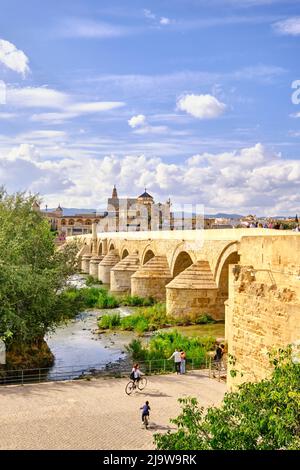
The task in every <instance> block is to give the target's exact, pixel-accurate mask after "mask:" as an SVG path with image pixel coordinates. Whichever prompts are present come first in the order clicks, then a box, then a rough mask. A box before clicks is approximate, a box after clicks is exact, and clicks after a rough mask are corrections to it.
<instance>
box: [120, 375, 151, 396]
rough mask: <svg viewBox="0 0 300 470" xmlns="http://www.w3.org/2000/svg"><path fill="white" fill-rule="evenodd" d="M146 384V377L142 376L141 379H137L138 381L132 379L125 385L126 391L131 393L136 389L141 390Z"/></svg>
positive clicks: (128, 393)
mask: <svg viewBox="0 0 300 470" xmlns="http://www.w3.org/2000/svg"><path fill="white" fill-rule="evenodd" d="M146 385H147V379H146V377H141V378H140V380H137V381H136V383H135V381H134V380H130V382H128V384H127V385H126V387H125V392H126V393H127V395H131V393H132V392H133V391H134V390H136V389H138V390H140V391H142V390H144V388H145V387H146Z"/></svg>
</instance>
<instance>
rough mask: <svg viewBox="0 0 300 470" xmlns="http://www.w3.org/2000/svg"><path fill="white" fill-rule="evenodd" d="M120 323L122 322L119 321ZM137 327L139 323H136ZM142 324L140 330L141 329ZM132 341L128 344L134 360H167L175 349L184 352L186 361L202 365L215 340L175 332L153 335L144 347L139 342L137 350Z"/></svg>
mask: <svg viewBox="0 0 300 470" xmlns="http://www.w3.org/2000/svg"><path fill="white" fill-rule="evenodd" d="M121 321H122V320H121ZM138 325H139V323H138ZM143 327H144V326H143V324H140V328H141V329H143ZM136 341H137V340H133V341H132V342H131V343H130V344H129V352H131V346H133V349H132V350H133V351H134V357H133V359H135V360H139V361H142V360H145V359H146V360H159V359H168V358H169V357H170V356H171V354H172V353H173V352H174V350H175V349H178V350H181V349H183V350H184V351H185V352H186V356H187V359H193V360H195V361H196V362H198V363H203V362H204V361H205V358H206V353H207V351H209V350H211V349H212V347H213V346H214V342H215V339H214V338H212V337H203V338H197V337H196V338H189V337H187V336H184V335H182V334H181V333H179V332H178V331H177V330H172V331H167V332H157V333H155V334H154V335H153V336H152V338H151V339H150V341H149V344H148V345H147V346H145V347H143V346H142V343H141V342H140V346H139V348H137V345H136V343H135V342H136Z"/></svg>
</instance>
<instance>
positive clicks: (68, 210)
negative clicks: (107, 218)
mask: <svg viewBox="0 0 300 470" xmlns="http://www.w3.org/2000/svg"><path fill="white" fill-rule="evenodd" d="M62 209H63V211H64V212H63V215H76V214H91V213H93V212H96V209H76V208H73V207H71V208H66V207H62ZM43 211H45V209H43ZM54 211H55V209H51V208H48V209H47V212H54Z"/></svg>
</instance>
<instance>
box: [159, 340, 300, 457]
mask: <svg viewBox="0 0 300 470" xmlns="http://www.w3.org/2000/svg"><path fill="white" fill-rule="evenodd" d="M272 366H273V372H272V375H271V377H270V378H269V379H265V380H262V381H261V382H258V383H244V384H242V385H241V386H240V387H239V389H238V391H237V392H231V393H227V394H226V395H225V398H224V400H223V403H222V405H221V406H220V407H211V408H209V409H208V410H207V412H206V413H205V411H204V408H203V407H199V405H198V403H197V400H196V399H195V398H184V399H180V400H179V401H180V403H181V405H182V412H181V414H180V415H179V416H178V417H177V418H175V419H172V420H171V422H172V423H174V424H175V425H176V426H177V430H176V432H173V433H172V432H168V433H166V434H156V435H155V436H154V440H155V443H156V445H157V448H158V449H167V450H180V449H182V450H187V449H190V450H204V449H206V450H251V449H254V450H277V449H286V450H300V364H297V363H294V362H293V361H292V357H291V348H288V349H286V350H279V351H278V353H277V354H276V356H273V357H272Z"/></svg>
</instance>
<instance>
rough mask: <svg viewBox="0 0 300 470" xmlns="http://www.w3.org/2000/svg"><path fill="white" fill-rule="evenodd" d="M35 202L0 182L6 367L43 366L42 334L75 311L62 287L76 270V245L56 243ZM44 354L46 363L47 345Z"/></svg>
mask: <svg viewBox="0 0 300 470" xmlns="http://www.w3.org/2000/svg"><path fill="white" fill-rule="evenodd" d="M38 204H39V200H38V198H37V197H36V196H30V195H29V196H28V195H25V194H23V193H17V194H13V195H9V194H8V193H7V192H6V191H5V190H4V189H1V188H0V299H1V302H0V339H2V340H3V341H4V342H5V345H6V352H7V354H6V360H7V367H8V368H14V367H15V365H17V366H18V367H19V366H21V365H22V364H28V363H30V365H31V367H33V366H35V367H38V366H39V365H40V363H41V364H42V365H43V366H45V363H46V362H47V360H46V356H47V354H46V349H47V347H46V345H44V336H45V334H47V333H48V332H49V331H51V330H53V328H55V326H56V325H58V324H60V323H61V322H62V321H63V320H64V319H66V318H71V317H73V316H74V304H75V302H74V299H73V301H71V302H70V301H69V300H70V299H68V298H67V297H66V296H65V294H64V291H63V289H64V288H65V286H66V285H67V280H68V278H69V276H70V275H71V274H73V273H74V272H75V270H76V253H77V251H78V247H77V246H76V245H75V244H68V245H67V246H66V247H64V248H63V249H59V250H58V249H57V247H56V245H55V243H54V234H53V233H52V232H51V230H50V227H49V222H48V221H47V220H46V219H45V218H44V217H43V215H42V213H41V212H40V211H39V210H36V208H37V205H38ZM36 345H39V348H38V349H40V351H41V355H40V356H41V357H40V358H39V354H38V353H37V348H36ZM41 345H44V346H45V347H43V348H42V347H41ZM30 351H32V361H31V359H30V355H31V353H30ZM40 359H41V360H40ZM48 359H49V360H48V363H49V364H51V363H52V362H53V355H52V353H51V352H50V350H49V351H48Z"/></svg>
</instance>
